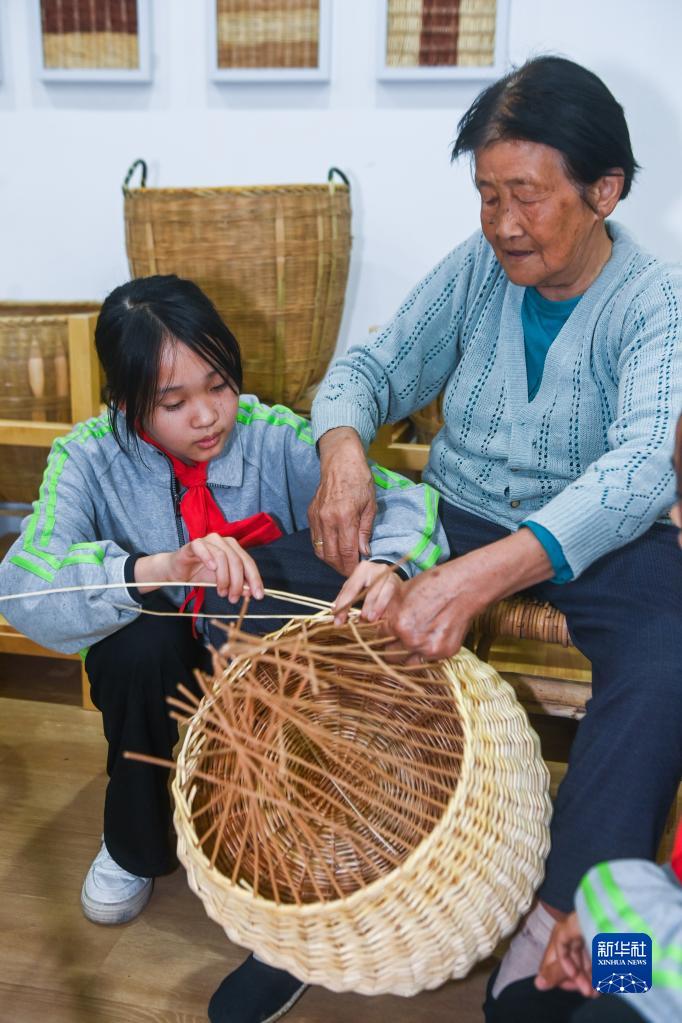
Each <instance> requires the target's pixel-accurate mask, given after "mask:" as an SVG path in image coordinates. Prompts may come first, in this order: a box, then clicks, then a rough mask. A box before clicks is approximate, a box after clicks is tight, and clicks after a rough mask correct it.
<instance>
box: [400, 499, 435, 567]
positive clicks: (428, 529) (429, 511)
mask: <svg viewBox="0 0 682 1023" xmlns="http://www.w3.org/2000/svg"><path fill="white" fill-rule="evenodd" d="M423 486H424V503H425V505H426V522H425V524H424V529H423V531H422V535H421V539H420V540H419V542H418V543H417V544H416V545H415V546H414V547H413V548H412V550H411V551H410V553H409V554H408V555H407V557H408V560H409V561H414V563H415V565H416V566H417V568H420V569H422V571H425V570H426V569H427V568H431V567H432V565H434V564H435V563H436V561H438V558H439V557H440V555H441V549H440V547H438V546H437V545H434V548H433V550H432V551H431V552H430V554H429V555H428V557H427V558H426V559H425V560H424V561H420V560H419V555H420V554H422V553H423V551H425V550H426V548H427V547H428V546H429V544H430V543H431V537H432V536H433V531H434V529H435V528H436V518H437V515H438V499H439V497H440V495H439V494H438V493H437V492H436V491H435V490H434V489H433V487H430V486H428V484H426V483H425V484H423ZM434 555H435V557H434Z"/></svg>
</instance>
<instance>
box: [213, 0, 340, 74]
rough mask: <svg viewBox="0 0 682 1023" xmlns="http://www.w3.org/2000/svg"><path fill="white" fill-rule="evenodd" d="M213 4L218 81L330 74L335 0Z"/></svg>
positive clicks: (222, 0)
mask: <svg viewBox="0 0 682 1023" xmlns="http://www.w3.org/2000/svg"><path fill="white" fill-rule="evenodd" d="M210 6H211V16H210V21H209V47H210V52H209V66H210V70H211V78H212V79H213V80H214V81H216V82H285V81H294V82H305V81H318V82H321V81H326V80H327V79H328V78H329V44H330V15H331V0H212V2H211V5H210Z"/></svg>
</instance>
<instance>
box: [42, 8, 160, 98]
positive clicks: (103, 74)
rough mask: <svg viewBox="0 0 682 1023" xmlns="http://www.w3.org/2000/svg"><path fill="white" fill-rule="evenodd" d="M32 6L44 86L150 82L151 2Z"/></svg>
mask: <svg viewBox="0 0 682 1023" xmlns="http://www.w3.org/2000/svg"><path fill="white" fill-rule="evenodd" d="M34 2H35V4H36V11H37V17H38V27H37V32H36V37H37V40H38V47H37V49H38V66H39V69H40V77H41V78H42V79H43V80H44V81H48V82H58V81H63V82H68V81H71V82H126V81H128V82H145V81H149V79H150V77H151V59H150V0H34Z"/></svg>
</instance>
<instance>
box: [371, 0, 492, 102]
mask: <svg viewBox="0 0 682 1023" xmlns="http://www.w3.org/2000/svg"><path fill="white" fill-rule="evenodd" d="M451 3H452V10H453V23H454V22H455V21H456V24H457V27H458V29H460V30H461V26H462V21H464V20H465V19H466V21H465V24H466V27H467V32H466V35H465V36H464V41H465V42H466V44H467V48H466V49H463V50H462V51H461V52H462V55H463V57H464V61H465V62H463V63H457V60H458V58H459V57H460V50H459V46H460V45H461V42H462V37H461V35H459V34H458V32H457V30H456V29H453V30H452V32H449V29H448V26H447V25H437V24H436V25H435V26H434V25H432V26H430V32H429V31H427V32H426V33H425V32H424V22H423V21H422V22H421V23H419V24H417V23H416V20H415V19H416V18H417V17H418V15H414V14H412V13H411V12H410V3H409V0H378V9H379V23H378V31H377V68H378V72H377V78H378V79H379V81H382V82H438V81H452V80H458V79H459V80H460V81H475V80H481V81H484V80H486V79H490V80H493V79H495V78H499V77H500V76H501V75H503V74H504V73H505V71H506V70H507V53H508V28H509V0H451ZM463 3H466V8H467V9H465V10H464V11H462V12H460V11H459V8H460V6H461V5H462V4H463ZM443 6H444V4H441V5H440V7H441V11H440V14H441V17H442V8H443ZM477 7H478V10H477V9H476V8H477ZM424 10H426V9H425V8H424ZM491 11H492V13H491ZM455 14H457V17H456V19H455ZM389 15H390V16H391V17H392V18H393V19H394V24H396V26H398V27H397V29H396V31H394V33H393V34H392V33H391V29H390V27H389ZM401 16H402V19H403V20H402V24H400V18H401ZM421 17H422V19H423V18H424V17H425V15H424V13H422V14H421ZM491 17H492V18H494V27H493V36H494V42H492V44H491V42H490V32H489V31H488V23H489V22H490V19H491ZM482 25H483V28H484V31H483V32H481V31H480V30H481V27H482ZM420 30H421V31H420ZM438 33H440V41H438ZM434 37H435V38H436V40H437V45H440V47H441V49H440V52H441V53H442V54H443V56H444V58H445V59H444V61H443V63H429V62H425V63H420V60H426V61H428V60H431V59H432V58H433V53H434V52H438V51H437V50H436V51H434V50H432V51H431V52H429V50H428V44H429V38H431V39H433V38H434ZM425 38H426V40H427V46H426V52H424V39H425ZM477 48H478V52H482V51H483V52H484V55H485V56H486V58H489V62H485V63H470V61H471V59H472V54H475V53H476V52H477ZM467 49H468V53H467ZM450 61H452V62H450Z"/></svg>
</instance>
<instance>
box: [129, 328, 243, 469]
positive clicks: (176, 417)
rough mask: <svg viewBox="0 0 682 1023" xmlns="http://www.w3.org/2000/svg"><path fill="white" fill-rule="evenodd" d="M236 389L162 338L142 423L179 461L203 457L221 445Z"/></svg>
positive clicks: (212, 454) (234, 409)
mask: <svg viewBox="0 0 682 1023" xmlns="http://www.w3.org/2000/svg"><path fill="white" fill-rule="evenodd" d="M238 404H239V395H237V394H235V392H234V391H233V390H232V388H231V387H230V386H229V384H227V383H226V382H225V381H224V380H223V378H222V377H221V376H220V374H219V373H217V372H216V370H214V369H213V368H212V367H211V366H210V365H209V364H208V363H207V362H205V361H204V360H203V359H202V358H201V357H200V356H199V355H196V354H195V353H194V352H193V351H191V349H189V348H188V347H187V346H186V345H184V344H182V343H181V342H175V343H167V344H166V345H165V346H164V349H163V351H162V354H161V362H160V365H159V390H158V397H157V403H156V406H155V408H154V411H153V413H152V415H151V417H150V419H149V422H148V423H146V424H145V429H146V430H147V433H149V434H150V435H151V436H152V437H153V438H154V440H155V441H156V442H157V443H158V444H160V445H161V446H162V447H163V448H165V449H166V451H169V452H170V453H171V454H172V455H175V457H176V458H179V459H180V460H181V461H183V462H187V463H192V462H208V461H209V460H210V459H211V458H215V457H216V455H219V454H220V452H221V451H222V450H223V448H224V447H225V444H226V443H227V439H228V437H229V436H230V434H231V433H232V430H233V429H234V423H235V419H236V418H237V407H238Z"/></svg>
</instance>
